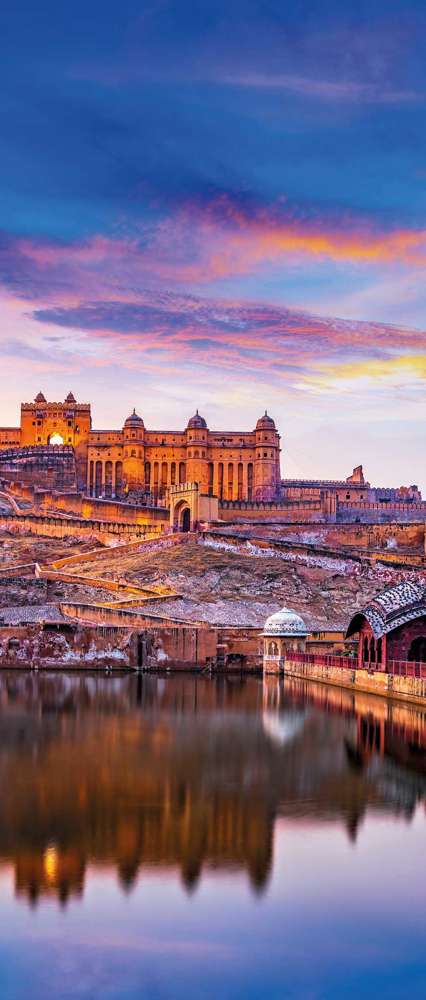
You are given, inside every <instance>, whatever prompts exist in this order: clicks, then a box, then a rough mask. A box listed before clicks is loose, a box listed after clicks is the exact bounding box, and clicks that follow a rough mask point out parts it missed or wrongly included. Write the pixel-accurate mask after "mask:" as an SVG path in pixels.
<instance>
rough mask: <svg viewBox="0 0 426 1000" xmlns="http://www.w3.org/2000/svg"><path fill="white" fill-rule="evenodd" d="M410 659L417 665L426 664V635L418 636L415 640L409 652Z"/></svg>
mask: <svg viewBox="0 0 426 1000" xmlns="http://www.w3.org/2000/svg"><path fill="white" fill-rule="evenodd" d="M408 659H409V660H414V661H415V662H416V663H426V635H418V636H417V639H413V641H412V643H411V646H410V648H409V650H408Z"/></svg>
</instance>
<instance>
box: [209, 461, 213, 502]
mask: <svg viewBox="0 0 426 1000" xmlns="http://www.w3.org/2000/svg"><path fill="white" fill-rule="evenodd" d="M213 478H214V464H213V462H209V465H208V494H209V496H213Z"/></svg>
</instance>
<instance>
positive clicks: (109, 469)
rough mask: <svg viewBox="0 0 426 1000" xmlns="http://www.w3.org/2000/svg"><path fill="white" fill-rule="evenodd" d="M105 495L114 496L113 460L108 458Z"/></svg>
mask: <svg viewBox="0 0 426 1000" xmlns="http://www.w3.org/2000/svg"><path fill="white" fill-rule="evenodd" d="M105 496H106V497H109V498H111V497H112V462H111V459H108V461H107V462H105Z"/></svg>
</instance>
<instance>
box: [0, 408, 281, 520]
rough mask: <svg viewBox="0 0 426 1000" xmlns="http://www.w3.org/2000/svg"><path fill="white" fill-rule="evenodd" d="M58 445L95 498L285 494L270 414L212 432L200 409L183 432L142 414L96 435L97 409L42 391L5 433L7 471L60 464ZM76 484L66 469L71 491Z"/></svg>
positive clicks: (1, 435) (0, 438)
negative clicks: (192, 492) (185, 489)
mask: <svg viewBox="0 0 426 1000" xmlns="http://www.w3.org/2000/svg"><path fill="white" fill-rule="evenodd" d="M58 446H59V447H60V448H61V449H62V451H61V455H63V458H64V463H65V464H66V462H68V466H69V462H70V460H73V461H75V479H76V486H77V488H78V489H79V490H81V491H85V492H87V493H88V494H89V495H90V496H98V497H120V496H122V495H124V496H125V495H126V494H128V493H129V492H130V493H138V492H141V493H149V494H153V495H154V496H157V497H161V496H164V495H165V493H166V491H167V489H168V488H169V487H170V486H174V485H176V484H179V483H185V482H196V483H198V484H199V486H200V490H201V492H202V493H206V494H210V495H214V496H217V497H219V500H274V499H277V498H278V496H279V494H280V486H281V474H280V435H279V434H278V432H277V429H276V427H275V423H274V421H273V419H272V417H270V416H268V414H267V413H266V412H265V413H264V415H263V416H262V417H260V419H259V420H258V421H257V424H256V427H255V428H254V429H253V430H251V431H212V430H210V429H209V428H208V426H207V423H206V421H205V419H204V417H202V416H201V414H199V413H198V410H197V412H196V413H195V414H194V416H193V417H191V419H190V420H189V421H188V424H187V426H186V428H185V429H184V430H172V431H166V430H148V429H147V428H146V427H145V424H144V421H143V419H142V417H140V416H139V415H138V414H137V413H136V411H135V410H133V413H131V414H130V416H129V417H127V420H125V422H124V424H123V427H122V428H120V429H117V430H113V429H111V430H94V429H93V428H92V417H91V409H90V403H78V402H77V401H76V399H75V397H74V396H73V394H72V392H70V393H69V394H68V396H67V397H66V399H65V400H64V401H63V402H62V403H50V402H48V401H47V400H46V398H45V397H44V395H43V393H42V392H39V393H38V395H37V396H36V398H35V400H34V402H33V403H22V404H21V421H20V426H19V427H6V428H0V457H1V458H2V466H3V467H4V464H5V461H6V460H7V459H8V458H10V462H11V465H12V466H13V464H14V463H16V462H18V463H19V462H21V463H22V467H23V464H24V463H25V464H26V465H27V466H28V464H30V465H31V462H33V463H34V464H35V465H37V464H38V468H39V469H40V464H41V465H43V464H47V465H49V462H50V463H51V465H54V464H55V463H57V462H58V459H59V458H60V454H59V450H58ZM33 449H34V451H33ZM67 456H68V458H67ZM65 464H64V468H65ZM21 478H22V477H21ZM34 478H37V476H35V477H34ZM69 479H70V477H69V468H67V473H66V483H64V485H66V486H68V487H69V486H70V482H69Z"/></svg>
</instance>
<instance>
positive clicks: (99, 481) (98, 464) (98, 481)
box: [95, 462, 102, 497]
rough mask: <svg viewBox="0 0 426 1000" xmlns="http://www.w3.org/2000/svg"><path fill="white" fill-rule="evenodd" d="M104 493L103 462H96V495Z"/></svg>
mask: <svg viewBox="0 0 426 1000" xmlns="http://www.w3.org/2000/svg"><path fill="white" fill-rule="evenodd" d="M101 494H102V462H96V466H95V496H97V497H100V496H101Z"/></svg>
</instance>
